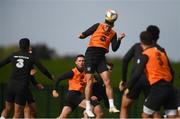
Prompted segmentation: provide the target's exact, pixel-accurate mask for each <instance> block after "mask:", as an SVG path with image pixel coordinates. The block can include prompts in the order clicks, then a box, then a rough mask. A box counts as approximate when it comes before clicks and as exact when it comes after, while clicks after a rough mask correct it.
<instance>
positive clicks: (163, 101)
mask: <svg viewBox="0 0 180 119" xmlns="http://www.w3.org/2000/svg"><path fill="white" fill-rule="evenodd" d="M144 105H145V106H146V107H148V108H149V109H151V110H154V111H159V110H160V108H161V107H164V109H165V110H169V109H175V110H176V108H177V106H176V94H175V90H174V88H173V86H172V84H171V83H169V82H165V81H160V82H158V83H156V84H154V85H152V86H151V90H150V93H149V95H148V97H147V98H146V100H145V104H144Z"/></svg>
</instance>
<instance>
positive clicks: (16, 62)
mask: <svg viewBox="0 0 180 119" xmlns="http://www.w3.org/2000/svg"><path fill="white" fill-rule="evenodd" d="M19 47H20V50H19V51H17V52H15V53H12V54H11V55H10V56H9V57H7V58H6V59H5V60H3V61H1V62H0V67H2V66H4V65H6V64H8V63H11V66H12V74H11V79H10V81H9V83H8V86H7V97H6V102H5V108H4V109H3V111H2V113H1V118H2V119H3V118H6V117H7V114H8V112H9V110H10V108H11V107H13V105H14V115H13V118H19V117H20V116H21V114H22V112H23V109H24V106H25V104H26V101H27V99H28V94H29V93H28V92H29V90H30V89H29V82H30V80H31V75H30V71H31V69H32V67H33V65H35V66H37V68H38V69H39V70H40V71H41V72H42V73H43V74H44V75H46V76H47V77H48V78H49V79H51V80H52V79H53V78H52V75H51V74H50V73H49V72H48V70H47V69H46V68H45V67H44V66H43V65H42V64H41V63H40V62H39V61H38V60H37V59H36V58H35V57H34V55H33V53H29V48H30V40H29V39H28V38H22V39H21V40H20V41H19Z"/></svg>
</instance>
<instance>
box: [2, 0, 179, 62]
mask: <svg viewBox="0 0 180 119" xmlns="http://www.w3.org/2000/svg"><path fill="white" fill-rule="evenodd" d="M107 9H114V10H116V11H117V13H118V15H119V17H118V19H117V21H116V23H115V27H114V30H115V31H116V32H117V35H118V36H119V34H120V32H125V33H126V38H125V39H124V40H123V41H122V43H121V46H120V48H119V49H118V51H117V52H112V50H111V49H110V52H109V53H108V54H107V56H109V57H114V56H116V57H123V56H124V54H125V53H126V52H127V51H128V49H129V48H130V47H131V46H132V45H133V44H134V43H136V42H139V34H140V33H141V32H142V31H143V30H145V29H146V27H147V26H148V25H157V26H158V27H159V28H160V38H159V41H158V43H159V44H160V45H161V46H162V47H164V48H165V49H166V52H167V54H168V56H169V58H170V59H171V60H173V61H180V53H178V52H179V51H180V0H0V45H1V46H8V45H12V44H17V43H18V41H19V39H20V38H22V37H28V38H30V39H31V42H32V44H37V43H45V44H47V45H48V46H49V47H50V48H52V49H54V50H55V51H56V52H57V53H58V54H59V55H60V56H64V55H72V54H73V55H74V54H83V53H85V50H86V47H87V44H88V41H89V37H88V38H86V39H78V35H79V34H80V33H81V32H83V31H85V30H86V29H87V28H89V27H90V26H92V25H93V24H95V23H98V22H104V18H105V13H106V11H107Z"/></svg>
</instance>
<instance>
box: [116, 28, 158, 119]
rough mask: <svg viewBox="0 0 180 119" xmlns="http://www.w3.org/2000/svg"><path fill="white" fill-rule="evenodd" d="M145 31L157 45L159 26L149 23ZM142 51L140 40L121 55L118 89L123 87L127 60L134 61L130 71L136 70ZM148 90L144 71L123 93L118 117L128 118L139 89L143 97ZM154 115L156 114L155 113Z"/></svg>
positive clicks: (125, 79)
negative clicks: (126, 93)
mask: <svg viewBox="0 0 180 119" xmlns="http://www.w3.org/2000/svg"><path fill="white" fill-rule="evenodd" d="M146 31H148V32H149V33H150V34H151V35H152V40H153V44H154V45H157V41H158V38H159V34H160V30H159V28H158V27H157V26H155V25H149V26H148V27H147V28H146ZM157 46H158V45H157ZM158 47H159V46H158ZM142 52H143V49H142V46H141V43H140V42H139V43H135V44H134V45H133V46H132V47H131V48H130V49H129V51H128V52H127V53H126V54H125V56H124V57H123V61H122V81H121V82H120V83H119V89H120V91H123V90H124V89H125V85H126V81H127V71H128V64H129V62H130V61H131V60H133V62H134V65H133V68H132V71H131V72H132V73H133V72H134V71H135V70H136V66H137V65H136V63H138V62H139V57H140V56H141V54H142ZM149 90H150V85H149V82H148V81H147V78H146V75H145V72H143V73H142V75H141V77H140V79H139V80H138V81H137V82H136V84H135V86H134V88H133V89H132V90H131V91H130V92H129V94H128V95H123V97H122V103H121V112H120V118H128V109H129V108H130V107H131V105H132V104H133V102H134V101H135V100H136V99H138V97H139V95H140V93H141V91H143V93H144V97H145V98H146V97H147V95H148V94H149ZM154 116H157V113H156V115H154Z"/></svg>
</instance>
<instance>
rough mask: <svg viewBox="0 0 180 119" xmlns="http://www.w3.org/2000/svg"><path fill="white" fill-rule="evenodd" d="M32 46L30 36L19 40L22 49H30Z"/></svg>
mask: <svg viewBox="0 0 180 119" xmlns="http://www.w3.org/2000/svg"><path fill="white" fill-rule="evenodd" d="M29 46H30V40H29V39H28V38H22V39H20V41H19V47H20V49H21V50H28V49H29Z"/></svg>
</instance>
